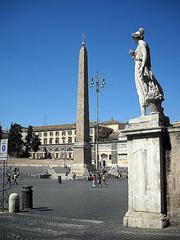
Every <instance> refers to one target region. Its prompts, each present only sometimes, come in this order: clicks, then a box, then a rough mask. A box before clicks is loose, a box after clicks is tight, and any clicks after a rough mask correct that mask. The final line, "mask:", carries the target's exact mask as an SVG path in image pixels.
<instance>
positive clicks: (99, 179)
mask: <svg viewBox="0 0 180 240" xmlns="http://www.w3.org/2000/svg"><path fill="white" fill-rule="evenodd" d="M98 186H100V187H102V176H101V174H100V173H98Z"/></svg>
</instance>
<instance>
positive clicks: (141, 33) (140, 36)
mask: <svg viewBox="0 0 180 240" xmlns="http://www.w3.org/2000/svg"><path fill="white" fill-rule="evenodd" d="M131 36H132V38H133V40H135V41H138V40H140V39H141V40H142V39H144V29H143V28H140V29H139V30H138V31H137V32H135V33H132V34H131Z"/></svg>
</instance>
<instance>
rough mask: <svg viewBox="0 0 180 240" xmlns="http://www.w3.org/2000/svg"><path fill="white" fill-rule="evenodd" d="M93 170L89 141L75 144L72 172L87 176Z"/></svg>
mask: <svg viewBox="0 0 180 240" xmlns="http://www.w3.org/2000/svg"><path fill="white" fill-rule="evenodd" d="M92 170H93V165H92V163H91V145H90V144H89V143H79V142H77V143H75V144H74V163H73V165H72V167H71V172H74V173H75V174H76V176H77V178H78V177H83V178H87V177H88V176H89V172H90V171H92Z"/></svg>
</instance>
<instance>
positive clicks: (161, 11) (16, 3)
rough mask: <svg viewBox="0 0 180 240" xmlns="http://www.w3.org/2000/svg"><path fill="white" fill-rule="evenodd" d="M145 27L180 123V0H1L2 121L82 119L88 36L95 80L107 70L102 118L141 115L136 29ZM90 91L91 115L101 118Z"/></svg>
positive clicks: (173, 116) (169, 105)
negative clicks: (80, 94)
mask: <svg viewBox="0 0 180 240" xmlns="http://www.w3.org/2000/svg"><path fill="white" fill-rule="evenodd" d="M140 27H143V28H144V29H145V40H146V41H147V42H148V44H149V45H150V48H151V60H152V70H153V73H154V75H155V76H156V78H157V80H158V81H159V83H160V84H161V86H162V88H163V90H164V94H165V101H164V102H163V107H164V109H165V114H166V115H168V116H169V117H170V120H171V122H174V121H180V107H179V96H180V77H179V76H180V1H178V0H159V1H157V0H151V1H146V0H139V1H136V0H126V1H123V0H122V1H120V0H104V1H103V0H91V1H86V0H84V1H82V0H0V81H1V94H0V103H1V105H0V106H1V111H0V123H1V124H2V126H3V128H4V129H6V128H9V126H10V124H11V122H17V123H19V124H21V125H23V126H28V125H29V124H31V125H34V126H36V125H44V123H45V124H48V125H51V124H63V123H74V122H75V121H76V105H77V101H76V99H77V82H78V57H79V49H80V46H81V41H82V32H85V34H86V47H87V51H88V61H89V80H90V79H91V77H92V76H94V75H95V74H96V71H97V69H98V70H99V72H100V74H101V75H102V77H104V78H105V79H106V83H107V85H106V88H104V89H102V90H101V91H100V94H99V109H100V112H99V118H100V121H105V120H108V119H110V118H114V119H117V120H119V121H122V122H125V121H126V120H127V119H131V118H134V117H137V116H139V115H140V110H139V102H138V96H137V92H136V88H135V83H134V63H133V61H132V60H131V58H130V57H129V55H128V50H129V49H135V47H136V46H135V43H134V42H133V40H132V39H131V33H132V32H134V31H136V30H138V29H139V28H140ZM95 98H96V95H95V89H94V88H91V89H89V102H90V120H92V121H94V120H96V100H95Z"/></svg>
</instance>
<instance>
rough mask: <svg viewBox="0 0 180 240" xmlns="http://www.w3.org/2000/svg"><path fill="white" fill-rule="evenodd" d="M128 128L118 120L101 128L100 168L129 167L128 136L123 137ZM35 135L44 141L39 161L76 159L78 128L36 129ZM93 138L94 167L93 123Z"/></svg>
mask: <svg viewBox="0 0 180 240" xmlns="http://www.w3.org/2000/svg"><path fill="white" fill-rule="evenodd" d="M124 127H125V124H124V123H120V122H118V121H116V120H113V119H111V120H109V121H107V122H102V123H100V124H99V149H98V156H99V162H100V166H101V167H103V166H106V167H111V166H112V165H118V166H119V167H126V166H127V148H126V143H127V139H126V136H124V135H123V134H122V130H123V129H124ZM33 129H34V132H35V134H36V135H38V136H39V138H40V140H41V146H40V150H39V151H38V152H37V153H36V154H35V158H37V159H43V158H45V154H46V155H47V156H46V157H47V158H52V159H58V160H63V161H66V160H72V161H73V159H74V153H73V148H74V144H75V143H76V124H62V125H51V126H34V127H33ZM89 137H90V144H91V153H92V164H95V160H96V148H97V144H96V123H93V122H91V123H90V129H89Z"/></svg>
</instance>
